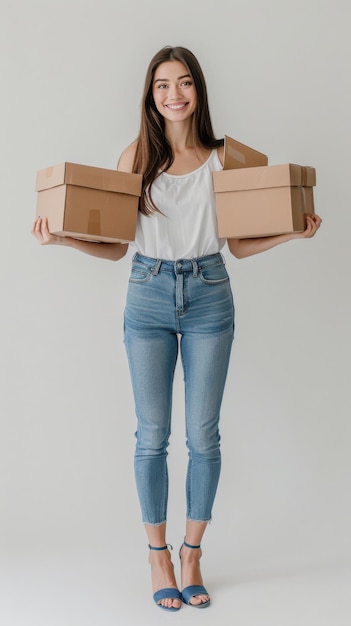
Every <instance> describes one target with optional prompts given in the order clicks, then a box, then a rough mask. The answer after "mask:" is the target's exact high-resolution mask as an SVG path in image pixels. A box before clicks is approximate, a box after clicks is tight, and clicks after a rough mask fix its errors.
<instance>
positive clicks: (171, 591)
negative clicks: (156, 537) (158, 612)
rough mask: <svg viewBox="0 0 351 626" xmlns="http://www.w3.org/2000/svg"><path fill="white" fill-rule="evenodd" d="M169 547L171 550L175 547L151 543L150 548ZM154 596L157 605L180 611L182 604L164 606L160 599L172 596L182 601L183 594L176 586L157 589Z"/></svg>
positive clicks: (161, 607) (163, 548) (162, 548)
mask: <svg viewBox="0 0 351 626" xmlns="http://www.w3.org/2000/svg"><path fill="white" fill-rule="evenodd" d="M168 547H170V548H171V550H172V549H173V548H172V546H171V545H170V544H167V545H166V546H162V547H161V548H156V547H154V546H150V544H149V549H150V550H167V549H168ZM153 598H154V602H155V604H157V606H158V607H160V609H164V610H165V611H179V609H180V606H181V605H180V606H178V607H177V606H169V607H168V606H163V605H162V604H160V601H161V600H166V599H168V598H171V599H172V600H180V602H181V601H182V594H181V593H180V591H179V590H178V589H176V588H175V587H165V588H164V589H159V591H156V592H155V593H154V595H153Z"/></svg>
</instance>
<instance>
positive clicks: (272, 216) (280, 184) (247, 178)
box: [213, 157, 316, 239]
mask: <svg viewBox="0 0 351 626" xmlns="http://www.w3.org/2000/svg"><path fill="white" fill-rule="evenodd" d="M232 167H233V166H232V164H231V163H230V160H229V161H228V160H226V157H224V169H223V170H222V171H220V172H213V184H214V191H215V195H216V208H217V221H218V235H219V237H221V238H239V239H240V238H246V237H265V236H269V235H278V234H283V233H292V232H301V231H303V230H304V229H305V215H304V214H305V213H314V203H313V187H314V186H315V184H316V171H315V169H314V168H313V167H306V166H301V165H295V164H291V163H288V164H284V165H270V166H268V165H265V166H254V167H242V168H240V169H231V168H232Z"/></svg>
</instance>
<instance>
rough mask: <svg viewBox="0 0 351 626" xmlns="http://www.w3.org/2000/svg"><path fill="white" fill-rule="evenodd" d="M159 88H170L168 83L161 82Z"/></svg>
mask: <svg viewBox="0 0 351 626" xmlns="http://www.w3.org/2000/svg"><path fill="white" fill-rule="evenodd" d="M157 88H158V89H167V88H168V85H167V84H166V83H160V84H159V85H158V86H157Z"/></svg>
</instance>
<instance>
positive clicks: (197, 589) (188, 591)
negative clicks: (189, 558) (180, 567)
mask: <svg viewBox="0 0 351 626" xmlns="http://www.w3.org/2000/svg"><path fill="white" fill-rule="evenodd" d="M183 546H186V548H192V549H193V550H197V549H198V548H201V544H199V545H198V546H192V545H191V544H190V543H187V542H186V541H185V539H184V541H183V543H182V545H181V546H180V550H179V558H180V559H181V558H182V557H181V555H180V553H181V550H182V547H183ZM202 594H204V595H206V596H208V595H209V593H208V591H207V589H205V587H204V586H203V585H189V587H185V589H183V590H182V600H183V602H184V603H185V604H188V605H189V606H192V607H194V609H204V608H206V607H207V606H209V604H210V602H211V600H207V602H201V604H192V603H191V602H190V600H191V598H193V597H194V596H198V595H202Z"/></svg>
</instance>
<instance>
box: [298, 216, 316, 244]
mask: <svg viewBox="0 0 351 626" xmlns="http://www.w3.org/2000/svg"><path fill="white" fill-rule="evenodd" d="M321 223H322V219H321V218H320V217H319V215H315V214H310V213H306V228H305V230H304V231H303V232H301V233H295V235H294V237H295V238H296V239H310V238H311V237H314V235H315V234H316V232H317V230H318V228H319V227H320V225H321Z"/></svg>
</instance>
